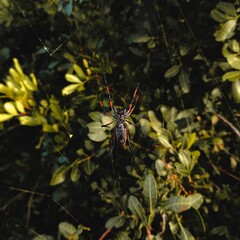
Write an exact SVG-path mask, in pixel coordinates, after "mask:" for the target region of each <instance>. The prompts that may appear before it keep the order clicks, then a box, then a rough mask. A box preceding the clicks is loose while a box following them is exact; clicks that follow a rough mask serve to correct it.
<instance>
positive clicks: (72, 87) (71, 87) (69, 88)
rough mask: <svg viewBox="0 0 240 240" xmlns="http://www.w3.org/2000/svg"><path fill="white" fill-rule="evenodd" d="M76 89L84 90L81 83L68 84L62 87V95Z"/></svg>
mask: <svg viewBox="0 0 240 240" xmlns="http://www.w3.org/2000/svg"><path fill="white" fill-rule="evenodd" d="M76 90H78V91H82V90H84V85H83V83H81V84H70V85H68V86H66V87H64V88H63V89H62V95H70V94H71V93H73V92H75V91H76Z"/></svg>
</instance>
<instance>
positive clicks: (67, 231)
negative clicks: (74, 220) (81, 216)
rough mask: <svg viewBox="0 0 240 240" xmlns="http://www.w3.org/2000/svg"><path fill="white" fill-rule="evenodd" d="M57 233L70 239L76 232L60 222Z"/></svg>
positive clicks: (67, 224) (66, 223)
mask: <svg viewBox="0 0 240 240" xmlns="http://www.w3.org/2000/svg"><path fill="white" fill-rule="evenodd" d="M58 229H59V232H60V233H61V234H62V235H63V236H64V237H65V238H68V239H70V237H72V236H73V235H74V233H75V232H76V231H77V229H76V228H75V227H74V226H73V225H72V224H71V223H68V222H61V223H59V225H58Z"/></svg>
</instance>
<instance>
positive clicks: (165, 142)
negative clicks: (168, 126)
mask: <svg viewBox="0 0 240 240" xmlns="http://www.w3.org/2000/svg"><path fill="white" fill-rule="evenodd" d="M158 141H159V142H160V143H161V144H162V145H163V146H165V147H166V148H172V145H171V143H170V142H169V139H168V137H167V136H166V135H165V134H163V132H162V133H160V134H159V135H158Z"/></svg>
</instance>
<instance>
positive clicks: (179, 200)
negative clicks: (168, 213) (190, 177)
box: [165, 196, 191, 213]
mask: <svg viewBox="0 0 240 240" xmlns="http://www.w3.org/2000/svg"><path fill="white" fill-rule="evenodd" d="M165 207H167V208H170V209H171V210H172V211H173V212H177V213H180V212H183V211H186V210H188V209H189V208H190V207H191V206H190V205H189V204H188V203H187V199H186V198H185V197H183V196H172V197H170V198H169V199H168V200H167V201H166V203H165Z"/></svg>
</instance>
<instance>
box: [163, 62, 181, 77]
mask: <svg viewBox="0 0 240 240" xmlns="http://www.w3.org/2000/svg"><path fill="white" fill-rule="evenodd" d="M180 68H181V65H174V66H172V67H170V68H169V69H168V70H167V71H166V72H165V73H164V77H165V78H172V77H175V76H176V75H177V74H178V73H179V71H180Z"/></svg>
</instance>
